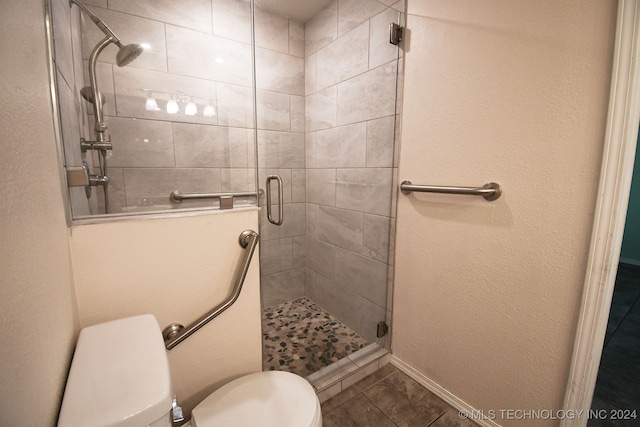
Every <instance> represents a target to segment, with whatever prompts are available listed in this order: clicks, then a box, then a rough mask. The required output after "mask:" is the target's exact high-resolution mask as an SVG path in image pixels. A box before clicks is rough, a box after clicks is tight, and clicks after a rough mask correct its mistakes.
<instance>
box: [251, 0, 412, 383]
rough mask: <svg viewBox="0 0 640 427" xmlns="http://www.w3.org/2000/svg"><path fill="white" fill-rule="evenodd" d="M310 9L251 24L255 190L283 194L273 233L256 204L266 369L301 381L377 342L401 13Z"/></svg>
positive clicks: (278, 8) (386, 265)
mask: <svg viewBox="0 0 640 427" xmlns="http://www.w3.org/2000/svg"><path fill="white" fill-rule="evenodd" d="M308 3H313V5H312V6H313V7H314V9H313V10H310V9H304V10H302V9H300V10H295V8H292V7H291V6H290V5H289V6H287V5H285V2H279V1H266V0H257V1H256V4H255V15H254V16H255V17H254V30H255V50H256V53H255V58H256V62H255V65H256V90H257V94H256V100H257V129H258V130H257V136H258V175H259V183H260V188H261V189H263V190H264V189H266V179H267V176H270V175H279V176H281V177H282V180H283V187H284V191H283V196H282V202H283V204H284V206H283V223H282V225H280V226H276V225H273V224H271V223H269V222H268V221H267V218H266V209H265V208H264V206H265V203H266V200H265V198H264V197H262V198H261V201H260V202H261V206H263V210H262V213H261V222H260V229H261V236H262V238H261V252H260V253H261V255H260V257H261V259H260V267H261V291H262V305H263V330H264V331H263V332H264V337H265V341H264V346H265V355H264V356H265V357H264V362H265V363H264V368H265V369H288V370H292V371H294V372H297V373H301V374H304V375H308V374H309V373H311V372H314V371H317V370H318V369H321V368H323V367H325V366H327V365H330V364H331V363H333V362H335V361H337V360H338V359H340V358H342V357H346V356H349V355H351V354H353V353H354V352H356V351H359V350H362V349H363V348H365V347H367V346H368V345H370V344H372V343H376V344H377V345H379V346H381V347H385V346H388V345H389V343H388V341H387V340H386V337H387V336H388V335H387V336H385V324H386V319H388V318H389V317H390V313H388V311H387V299H388V295H389V294H390V291H389V286H388V285H389V281H390V279H389V277H390V276H391V274H390V271H392V268H391V267H390V266H391V264H392V260H391V258H390V255H389V253H390V244H389V242H390V241H391V240H392V238H391V236H392V234H393V229H394V226H393V216H394V215H393V214H392V209H393V208H394V204H392V199H393V197H394V190H393V189H394V166H395V165H394V142H395V127H396V116H397V112H396V90H397V89H396V88H397V76H398V64H399V61H398V57H399V52H398V48H397V46H394V45H392V44H390V43H389V24H390V23H392V22H398V19H399V10H398V9H400V8H401V7H400V5H401V4H402V3H398V5H395V6H388V5H387V4H385V3H382V2H379V1H376V0H369V1H364V2H363V1H351V0H346V1H340V8H338V2H337V1H328V2H327V1H325V2H319V1H318V2H308ZM274 208H275V200H274ZM389 306H390V304H389ZM283 316H284V317H283Z"/></svg>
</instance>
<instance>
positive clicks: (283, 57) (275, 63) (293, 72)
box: [247, 48, 304, 95]
mask: <svg viewBox="0 0 640 427" xmlns="http://www.w3.org/2000/svg"><path fill="white" fill-rule="evenodd" d="M256 67H257V69H256V87H257V88H258V89H267V90H273V91H276V92H284V93H288V94H291V95H304V59H302V58H298V57H296V56H291V55H289V54H286V53H280V52H274V51H272V50H267V49H262V48H256ZM247 68H249V67H247Z"/></svg>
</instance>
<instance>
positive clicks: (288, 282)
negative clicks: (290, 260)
mask: <svg viewBox="0 0 640 427" xmlns="http://www.w3.org/2000/svg"><path fill="white" fill-rule="evenodd" d="M260 290H261V296H262V307H263V308H268V307H273V306H274V305H276V304H280V303H283V302H286V301H291V300H293V299H296V298H300V297H302V296H304V292H305V269H304V268H296V269H293V270H287V271H283V272H281V273H275V274H270V275H268V276H262V277H261V278H260Z"/></svg>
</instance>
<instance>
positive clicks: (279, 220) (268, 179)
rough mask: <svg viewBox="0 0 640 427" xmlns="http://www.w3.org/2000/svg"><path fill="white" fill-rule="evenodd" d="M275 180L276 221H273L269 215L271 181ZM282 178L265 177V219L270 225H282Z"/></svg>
mask: <svg viewBox="0 0 640 427" xmlns="http://www.w3.org/2000/svg"><path fill="white" fill-rule="evenodd" d="M274 179H275V180H276V182H277V183H278V220H277V221H276V220H274V219H273V216H272V215H271V181H273V180H274ZM282 211H283V202H282V178H280V176H279V175H269V176H268V177H267V219H268V220H269V222H270V223H271V224H275V225H282Z"/></svg>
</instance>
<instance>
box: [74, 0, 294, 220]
mask: <svg viewBox="0 0 640 427" xmlns="http://www.w3.org/2000/svg"><path fill="white" fill-rule="evenodd" d="M87 3H88V4H89V8H90V9H91V11H92V12H93V13H95V14H96V15H97V16H98V17H99V18H101V19H103V20H104V21H105V22H106V23H107V25H109V26H110V27H111V28H112V29H113V31H114V32H115V33H116V34H117V35H118V36H119V37H120V38H121V40H122V42H123V43H125V44H127V43H139V44H147V45H149V47H148V48H146V49H145V51H144V53H143V54H142V55H141V56H140V57H139V58H137V59H136V60H135V61H133V62H132V63H131V64H129V65H128V66H126V67H123V68H120V67H117V66H116V65H115V54H116V51H117V49H116V48H115V46H112V45H111V46H109V47H107V49H105V51H104V52H103V53H102V54H101V55H100V57H99V62H98V67H97V74H98V83H99V87H100V90H101V92H103V93H104V94H105V96H106V99H107V103H106V104H105V107H104V113H105V121H106V123H107V125H108V126H109V129H108V133H109V134H110V136H111V140H112V143H113V151H112V152H111V153H110V156H109V177H110V187H109V188H110V201H111V205H112V212H113V213H118V212H133V211H157V210H167V209H174V208H185V207H200V206H216V205H217V201H216V200H215V199H213V200H204V201H190V202H183V203H182V204H174V203H171V202H170V200H169V194H170V193H171V191H174V190H180V191H182V192H221V191H255V180H256V178H255V145H254V138H255V133H254V132H255V130H254V129H253V128H254V118H253V114H254V113H253V89H252V80H253V77H252V72H251V69H252V64H251V44H250V42H251V37H250V36H251V27H250V23H251V21H250V6H249V3H248V2H244V1H237V0H189V1H188V2H187V4H186V5H185V4H182V3H181V5H180V7H177V6H176V5H175V2H171V1H147V0H138V1H135V2H128V1H112V2H109V3H108V5H107V4H106V2H104V1H89V2H87ZM263 21H265V22H267V23H268V24H270V25H272V26H276V24H277V22H273V20H269V19H263ZM82 29H83V31H82V58H83V60H84V67H83V68H84V69H85V70H87V69H88V58H89V55H90V52H91V49H92V48H93V46H94V45H95V44H96V43H97V42H98V41H99V40H101V39H102V38H103V34H102V33H101V32H100V31H99V30H98V29H97V28H96V26H95V25H94V24H93V23H91V22H90V21H88V20H87V19H84V22H83V28H82ZM266 38H268V39H269V40H270V41H273V38H272V37H266ZM285 38H286V40H285V41H286V44H287V45H288V39H289V37H288V34H287V35H286V37H285ZM265 50H266V49H265ZM277 54H278V55H279V54H280V53H277ZM275 60H276V61H280V58H276V59H275ZM299 60H300V61H302V59H301V58H300V59H299ZM273 80H274V79H273V78H271V81H266V82H264V83H263V88H264V89H265V90H261V91H260V95H259V98H258V99H259V102H260V106H261V111H264V112H265V113H264V114H263V115H261V120H260V124H261V125H262V126H263V127H264V128H265V129H270V130H271V129H272V128H273V129H274V130H285V129H283V128H282V126H280V127H276V126H274V123H279V122H280V121H286V122H287V123H290V122H291V108H290V105H291V102H290V100H289V98H288V97H287V96H284V97H283V96H278V95H279V94H278V93H276V92H269V91H268V90H269V89H271V87H270V86H271V85H272V84H273ZM85 81H88V75H87V73H86V71H85ZM286 81H287V83H290V82H292V81H293V80H292V79H286ZM298 86H299V87H300V89H299V90H298V92H300V95H302V92H303V89H302V87H303V83H302V80H301V81H300V83H298ZM148 91H151V92H152V94H153V96H154V97H155V99H156V100H157V103H158V107H159V110H158V111H147V110H146V109H145V101H146V98H147V96H148ZM75 93H76V94H77V91H76V92H75ZM180 95H183V97H182V98H180ZM172 96H175V98H176V99H177V100H178V102H179V106H180V112H178V113H177V114H169V113H167V111H166V104H167V102H168V101H169V99H171V97H172ZM76 97H77V95H76ZM189 101H193V102H195V103H196V105H197V108H198V112H197V114H196V115H194V116H187V115H185V114H184V111H185V110H184V109H185V106H186V103H187V102H189ZM83 103H85V104H86V102H84V101H83ZM208 103H211V104H212V105H213V106H214V107H215V109H216V115H215V116H213V117H204V116H203V114H202V113H203V110H204V107H205V106H206V105H207V104H208ZM294 104H296V105H299V104H300V100H296V101H294ZM90 113H91V112H90ZM296 120H297V122H298V123H299V122H300V118H299V114H298V116H297V119H296ZM89 122H90V123H92V122H93V118H92V116H90V117H89ZM298 126H299V125H298ZM286 130H289V127H287V129H286ZM84 136H85V137H88V138H92V133H91V132H90V131H89V130H87V131H86V133H85V135H84ZM301 145H302V146H303V144H301ZM94 156H95V154H94ZM98 192H99V191H98ZM95 199H97V200H98V202H99V204H102V200H101V196H99V197H96V198H95ZM238 202H239V203H252V204H255V198H254V199H251V198H248V199H240V200H238V201H237V203H238Z"/></svg>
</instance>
